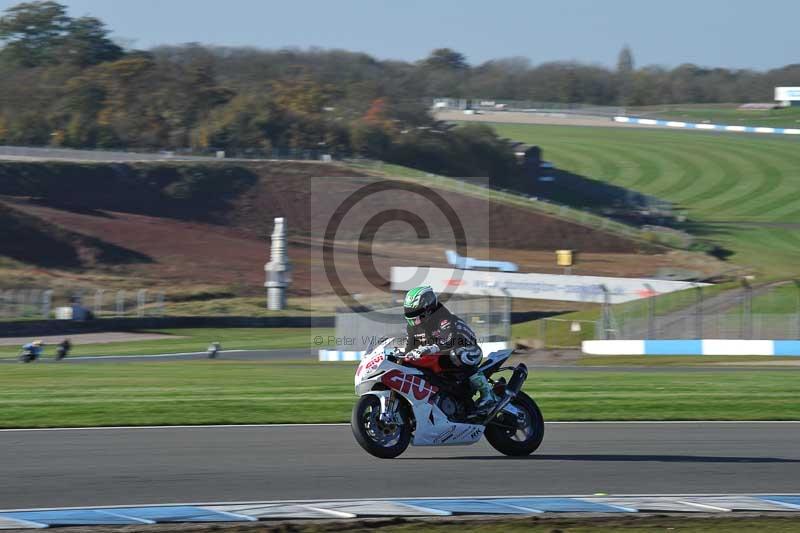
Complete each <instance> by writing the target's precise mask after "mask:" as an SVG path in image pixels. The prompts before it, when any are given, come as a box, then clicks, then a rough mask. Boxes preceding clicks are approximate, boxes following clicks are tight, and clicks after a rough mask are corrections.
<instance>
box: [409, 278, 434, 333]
mask: <svg viewBox="0 0 800 533" xmlns="http://www.w3.org/2000/svg"><path fill="white" fill-rule="evenodd" d="M438 307H439V300H438V298H436V293H435V292H433V289H431V288H430V286H428V285H422V286H421V287H414V288H413V289H411V290H410V291H408V292H407V293H406V297H405V300H403V315H404V316H405V317H406V322H408V325H409V326H418V325H420V324H422V323H423V322H425V319H427V318H428V317H429V316H431V314H433V312H434V311H436V309H437V308H438Z"/></svg>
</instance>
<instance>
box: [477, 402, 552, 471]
mask: <svg viewBox="0 0 800 533" xmlns="http://www.w3.org/2000/svg"><path fill="white" fill-rule="evenodd" d="M511 405H513V406H514V407H516V408H517V409H519V410H520V411H522V412H523V413H524V415H525V419H524V420H515V419H514V418H513V417H511V416H510V415H508V414H505V413H501V414H500V415H498V416H497V417H495V419H494V420H492V421H491V422H489V424H488V425H487V426H486V431H485V432H484V435H486V440H487V441H489V444H491V445H492V447H493V448H494V449H495V450H497V451H498V452H500V453H502V454H505V455H512V456H520V455H530V454H532V453H533V452H535V451H536V449H537V448H538V447H539V445H540V444H542V439H543V438H544V418H543V417H542V412H541V411H540V410H539V406H538V405H536V402H535V401H533V398H531V397H530V396H528V395H527V394H525V393H524V392H520V393H518V394H517V396H516V398H514V399H513V400H511Z"/></svg>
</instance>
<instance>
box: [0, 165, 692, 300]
mask: <svg viewBox="0 0 800 533" xmlns="http://www.w3.org/2000/svg"><path fill="white" fill-rule="evenodd" d="M319 178H324V179H319ZM364 180H367V181H372V180H373V178H364V177H359V173H358V172H357V171H354V170H353V169H351V168H348V167H345V166H342V165H338V164H329V163H328V164H325V163H298V162H270V163H265V162H257V163H256V162H254V163H233V164H232V163H182V164H177V163H171V164H170V163H131V164H71V163H40V164H34V163H2V164H0V195H2V200H0V223H2V222H5V224H4V225H5V227H7V228H10V229H11V231H4V232H3V233H2V234H0V255H5V256H9V257H11V258H13V259H16V260H18V261H21V262H23V263H29V264H32V265H36V266H44V267H48V268H69V269H101V270H102V269H109V268H112V269H114V270H115V271H117V272H123V273H124V272H131V273H136V274H137V275H141V276H144V277H149V278H153V279H155V280H159V281H162V282H168V283H174V282H181V283H219V284H228V285H241V286H249V287H259V286H260V285H261V284H262V283H263V279H264V273H263V264H264V263H265V262H266V261H267V256H268V247H267V242H268V241H267V236H268V235H269V233H270V232H271V230H272V224H273V222H272V221H273V218H274V217H277V216H284V217H287V219H288V221H289V228H290V247H289V255H290V257H291V259H292V260H293V262H294V268H295V271H294V279H295V287H296V288H301V287H303V288H304V289H303V290H305V291H311V292H313V291H314V287H313V286H312V285H313V283H312V280H311V278H313V275H312V270H314V268H315V267H317V268H318V267H319V265H318V264H316V263H318V261H319V260H318V258H319V256H320V254H319V249H320V245H321V236H322V235H323V233H324V230H325V227H326V225H327V223H328V221H329V220H330V216H331V209H335V207H336V206H338V205H340V204H341V203H342V202H343V201H344V200H345V199H346V198H347V197H349V196H350V195H352V194H353V193H354V192H356V191H358V190H359V189H360V188H361V187H363V185H364V183H365V181H364ZM409 198H410V199H409ZM443 198H444V200H445V201H446V203H447V205H448V206H449V207H452V209H453V211H454V212H455V213H457V214H458V216H459V217H460V218H461V219H462V220H465V221H466V222H465V224H466V225H467V235H468V237H469V245H470V247H471V248H470V250H474V251H475V254H472V253H471V255H476V256H479V257H480V256H484V257H489V256H492V257H494V258H509V259H512V258H513V259H512V260H516V261H518V262H520V263H521V264H523V265H525V266H529V267H531V268H536V265H540V266H542V267H544V266H545V265H546V264H549V263H552V257H551V255H552V252H553V250H555V249H560V248H571V249H575V250H580V251H581V252H583V253H585V254H586V255H587V257H588V256H590V255H591V256H592V257H594V258H595V259H594V262H595V265H596V266H597V267H598V268H597V269H592V268H587V271H585V272H583V273H586V274H589V273H601V271H603V273H613V272H617V273H618V274H619V275H625V274H626V270H625V267H624V265H625V264H629V267H628V270H630V268H632V267H638V266H640V265H636V264H635V263H636V262H632V261H630V258H631V257H632V255H633V254H639V253H641V252H642V249H641V245H640V243H637V242H634V241H630V240H627V239H624V238H622V237H619V236H616V235H613V234H609V233H605V232H602V231H599V230H598V231H595V230H592V229H589V228H586V227H583V226H580V225H577V224H574V223H570V222H566V221H563V220H559V219H556V218H553V217H549V216H546V215H543V214H540V213H536V212H533V211H527V210H525V209H522V208H517V207H508V206H505V205H499V204H498V205H495V204H488V203H487V202H486V201H485V200H482V199H479V198H474V197H469V196H465V195H460V194H457V193H452V192H447V193H443ZM368 204H369V209H361V208H356V209H353V210H352V212H351V215H350V216H349V217H348V218H347V220H346V223H344V224H343V225H342V226H341V228H340V231H339V232H338V233H337V236H336V242H337V247H338V249H339V250H340V251H342V254H341V257H340V259H337V261H340V263H339V264H338V265H337V266H338V267H339V269H340V270H343V271H344V272H345V273H346V274H345V275H349V273H350V271H351V270H352V271H353V272H355V271H357V270H359V271H360V267H361V265H362V264H363V259H364V258H365V257H369V258H372V260H374V262H375V264H376V267H377V269H378V270H379V271H383V272H388V267H389V266H391V265H398V266H401V265H414V264H428V265H433V266H435V265H444V264H445V261H444V254H443V248H444V247H445V246H448V247H452V243H453V237H452V232H451V233H449V234H448V235H445V236H444V237H442V236H440V235H438V234H436V232H433V233H434V234H432V235H430V236H429V237H427V240H426V239H417V236H416V235H414V232H413V231H410V229H409V226H408V224H406V223H397V222H389V223H388V224H385V225H384V226H381V225H380V224H378V226H376V227H377V228H378V229H377V230H376V231H377V233H375V232H373V235H371V237H374V242H375V245H374V246H373V249H372V251H371V252H370V251H369V250H366V249H364V247H363V246H362V247H361V249H359V248H358V247H356V246H354V245H353V243H355V242H356V241H358V240H359V239H361V240H362V241H363V239H364V238H365V235H364V231H363V230H364V226H365V225H367V223H368V222H369V221H370V220H372V219H370V218H369V217H371V216H373V215H374V213H381V212H385V211H392V210H394V211H397V210H398V209H400V208H402V209H403V210H406V211H410V212H412V213H415V212H418V213H432V214H431V217H433V218H431V219H430V221H428V222H429V223H430V225H431V226H432V227H439V226H442V227H444V226H447V225H448V224H449V222H448V221H447V220H446V218H445V217H444V215H443V214H442V212H441V210H438V209H437V208H435V207H434V208H432V206H431V202H430V199H428V198H424V197H421V196H419V195H417V196H416V197H414V196H413V195H412V196H411V197H408V196H406V197H403V199H402V200H398V197H397V196H396V195H394V196H393V195H392V194H391V193H389V194H383V195H375V196H374V197H371V198H370V199H369V201H368ZM436 217H439V219H437V218H436ZM372 222H375V221H374V220H372ZM379 222H380V221H379ZM391 224H395V225H396V226H392V225H391ZM397 224H399V225H397ZM392 229H396V230H397V231H389V230H392ZM445 233H447V232H445ZM368 237H370V235H368ZM412 239H413V241H414V242H413V243H412V244H408V243H407V241H410V240H412ZM348 243H349V244H348ZM606 255H607V257H608V259H604V257H606ZM615 256H618V258H619V261H617V260H615V259H614V257H615ZM623 256H624V258H625V259H624V260H623ZM645 257H651V258H654V259H655V258H662V257H665V256H662V255H655V256H653V255H650V256H643V259H644V258H645ZM675 262H676V260H675V258H674V257H672V258H670V259H668V260H665V261H661V260H657V261H653V260H650V259H646V260H645V261H644V263H646V264H647V265H648V267H647V268H650V265H651V264H652V266H656V265H655V264H656V263H658V265H657V266H670V265H674V263H675ZM632 263H633V264H632ZM383 269H385V270H383ZM636 270H642V269H641V268H637V269H636ZM609 271H612V272H609ZM645 273H646V272H637V275H642V274H645ZM359 276H360V274H359Z"/></svg>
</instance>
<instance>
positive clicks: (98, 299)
mask: <svg viewBox="0 0 800 533" xmlns="http://www.w3.org/2000/svg"><path fill="white" fill-rule="evenodd" d="M104 292H105V291H104V290H103V289H97V290H96V291H95V292H94V316H95V318H100V313H102V312H103V293H104Z"/></svg>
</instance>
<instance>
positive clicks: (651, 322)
mask: <svg viewBox="0 0 800 533" xmlns="http://www.w3.org/2000/svg"><path fill="white" fill-rule="evenodd" d="M644 286H645V288H646V289H647V292H648V293H650V297H649V298H648V301H647V338H648V339H654V338H655V333H656V299H655V294H656V291H655V290H653V286H652V285H650V284H649V283H645V284H644Z"/></svg>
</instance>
